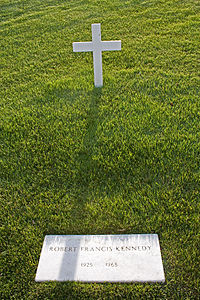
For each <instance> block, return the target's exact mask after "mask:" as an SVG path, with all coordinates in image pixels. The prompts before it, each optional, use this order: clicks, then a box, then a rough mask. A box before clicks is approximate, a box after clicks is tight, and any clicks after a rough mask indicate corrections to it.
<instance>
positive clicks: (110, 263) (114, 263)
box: [106, 262, 118, 268]
mask: <svg viewBox="0 0 200 300" xmlns="http://www.w3.org/2000/svg"><path fill="white" fill-rule="evenodd" d="M106 267H111V268H116V267H118V264H117V263H116V262H108V263H106Z"/></svg>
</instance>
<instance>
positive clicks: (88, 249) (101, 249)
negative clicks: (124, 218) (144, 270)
mask: <svg viewBox="0 0 200 300" xmlns="http://www.w3.org/2000/svg"><path fill="white" fill-rule="evenodd" d="M78 249H79V250H80V251H85V252H95V251H99V252H111V251H118V252H120V251H121V252H122V251H150V250H151V246H144V245H143V246H141V245H140V246H121V247H120V246H116V247H104V246H102V247H80V248H77V247H59V246H55V247H49V251H54V252H59V251H60V252H76V251H77V250H78Z"/></svg>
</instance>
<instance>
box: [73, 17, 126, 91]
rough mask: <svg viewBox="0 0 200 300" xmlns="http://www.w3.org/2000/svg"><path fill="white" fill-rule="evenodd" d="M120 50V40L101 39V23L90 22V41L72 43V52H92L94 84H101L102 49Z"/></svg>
mask: <svg viewBox="0 0 200 300" xmlns="http://www.w3.org/2000/svg"><path fill="white" fill-rule="evenodd" d="M114 50H121V41H102V40H101V24H99V23H98V24H92V42H75V43H73V51H74V52H89V51H90V52H93V66H94V85H95V87H102V86H103V71H102V51H114Z"/></svg>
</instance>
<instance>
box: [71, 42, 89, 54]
mask: <svg viewBox="0 0 200 300" xmlns="http://www.w3.org/2000/svg"><path fill="white" fill-rule="evenodd" d="M88 51H93V43H92V42H75V43H73V52H88Z"/></svg>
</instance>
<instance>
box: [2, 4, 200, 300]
mask: <svg viewBox="0 0 200 300" xmlns="http://www.w3.org/2000/svg"><path fill="white" fill-rule="evenodd" d="M197 5H198V3H197V2H196V1H185V2H184V1H167V2H166V1H151V2H150V1H86V0H84V1H70V2H65V1H45V2H43V1H39V0H38V1H32V2H30V1H14V2H10V1H5V0H3V1H2V3H1V16H2V29H1V33H2V42H1V49H2V76H1V80H2V81H1V117H0V134H1V143H0V146H1V155H0V163H1V167H0V180H1V181H0V183H1V185H0V189H1V193H0V197H1V202H0V211H1V214H0V216H1V217H0V219H1V223H0V226H1V227H0V232H1V235H0V236H1V243H0V250H1V254H0V261H1V276H0V281H1V288H0V294H1V298H2V299H66V298H67V299H120V298H124V299H197V298H198V289H199V279H198V272H197V269H198V263H199V255H198V245H199V157H200V156H199V154H200V153H199V148H200V138H199V118H200V109H199V108H200V105H199V98H198V96H199V95H198V94H199V77H198V72H197V70H198V68H197V58H198V52H197V50H198V44H199V43H198V42H199V40H198V34H197V26H198V6H197ZM94 22H101V24H102V40H111V39H113V40H115V39H121V40H122V51H121V52H109V53H106V52H105V53H103V70H104V87H103V88H101V89H95V88H94V87H93V70H92V56H91V54H90V53H73V52H72V42H73V41H88V40H91V27H90V26H91V23H94ZM117 233H158V235H159V239H160V244H161V251H162V258H163V264H164V269H165V275H166V283H165V284H164V285H160V284H153V285H152V284H148V283H146V284H136V283H133V284H120V283H119V284H107V283H106V284H96V283H94V284H81V283H62V284H61V283H35V282H34V277H35V273H36V268H37V264H38V260H39V255H40V251H41V247H42V243H43V239H44V236H45V235H46V234H117Z"/></svg>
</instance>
